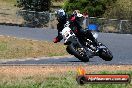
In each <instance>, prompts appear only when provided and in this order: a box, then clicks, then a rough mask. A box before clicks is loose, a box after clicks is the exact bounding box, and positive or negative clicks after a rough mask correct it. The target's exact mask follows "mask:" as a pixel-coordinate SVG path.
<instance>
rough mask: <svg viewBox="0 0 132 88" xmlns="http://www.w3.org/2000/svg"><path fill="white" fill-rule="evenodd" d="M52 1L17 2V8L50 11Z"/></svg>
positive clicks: (18, 0) (30, 0)
mask: <svg viewBox="0 0 132 88" xmlns="http://www.w3.org/2000/svg"><path fill="white" fill-rule="evenodd" d="M50 5H51V0H17V6H18V7H19V8H22V9H23V10H29V11H37V12H42V11H48V10H50Z"/></svg>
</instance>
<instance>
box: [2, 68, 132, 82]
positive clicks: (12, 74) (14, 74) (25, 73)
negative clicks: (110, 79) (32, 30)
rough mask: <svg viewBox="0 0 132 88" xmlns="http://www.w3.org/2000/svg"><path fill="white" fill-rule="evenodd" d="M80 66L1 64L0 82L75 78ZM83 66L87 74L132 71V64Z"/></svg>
mask: <svg viewBox="0 0 132 88" xmlns="http://www.w3.org/2000/svg"><path fill="white" fill-rule="evenodd" d="M79 67H80V66H1V67H0V84H1V83H2V84H4V83H5V84H13V83H15V82H17V83H20V84H26V83H27V82H28V83H29V82H33V83H42V82H43V81H44V80H47V78H49V77H51V78H52V79H53V81H54V80H55V79H54V77H56V76H57V77H58V78H59V77H60V78H61V77H65V76H66V77H68V75H69V76H71V77H72V76H73V78H74V79H75V77H76V75H77V74H78V71H77V70H78V68H79ZM83 67H84V69H85V70H86V72H87V74H91V73H92V74H94V73H97V72H101V71H103V72H104V71H109V72H115V71H124V72H127V71H132V65H126V66H123V65H121V66H120V65H119V66H114V65H113V66H111V65H109V66H107V65H100V66H98V65H93V66H92V65H90V66H83ZM109 69H110V70H109ZM71 73H72V74H71ZM69 81H70V80H69Z"/></svg>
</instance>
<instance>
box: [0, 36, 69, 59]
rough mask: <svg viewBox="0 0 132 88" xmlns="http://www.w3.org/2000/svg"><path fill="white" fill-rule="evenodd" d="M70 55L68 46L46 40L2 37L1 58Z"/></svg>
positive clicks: (0, 45)
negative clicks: (67, 49) (67, 50)
mask: <svg viewBox="0 0 132 88" xmlns="http://www.w3.org/2000/svg"><path fill="white" fill-rule="evenodd" d="M63 55H68V53H67V52H66V46H64V45H63V44H61V43H58V44H54V43H52V42H46V41H33V40H26V39H17V38H12V37H5V36H1V37H0V59H11V58H28V57H33V58H36V57H41V56H63Z"/></svg>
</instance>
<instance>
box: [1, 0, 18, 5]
mask: <svg viewBox="0 0 132 88" xmlns="http://www.w3.org/2000/svg"><path fill="white" fill-rule="evenodd" d="M16 1H17V0H0V2H1V3H2V2H5V3H11V4H16Z"/></svg>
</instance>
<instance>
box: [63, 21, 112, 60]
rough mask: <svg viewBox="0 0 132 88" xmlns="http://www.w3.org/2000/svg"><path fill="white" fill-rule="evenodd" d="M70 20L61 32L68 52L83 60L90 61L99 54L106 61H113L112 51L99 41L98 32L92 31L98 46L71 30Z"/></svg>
mask: <svg viewBox="0 0 132 88" xmlns="http://www.w3.org/2000/svg"><path fill="white" fill-rule="evenodd" d="M69 26H70V22H69V21H67V22H66V24H65V26H64V29H63V30H62V32H61V34H62V35H63V39H64V42H65V43H64V44H65V45H67V48H66V50H67V52H68V53H69V54H71V55H74V56H75V57H76V58H78V59H79V60H81V61H83V62H88V61H89V59H90V58H93V57H94V56H99V57H100V58H102V59H103V60H105V61H111V60H112V58H113V55H112V52H111V51H110V50H109V49H108V48H107V47H106V46H105V45H104V44H102V43H101V42H98V41H97V37H98V33H97V32H92V34H93V36H94V38H95V39H96V41H97V43H98V46H97V47H94V46H93V42H92V41H91V40H90V39H87V38H86V37H83V38H78V37H77V36H76V35H75V33H74V32H73V31H72V30H71V28H70V27H69Z"/></svg>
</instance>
